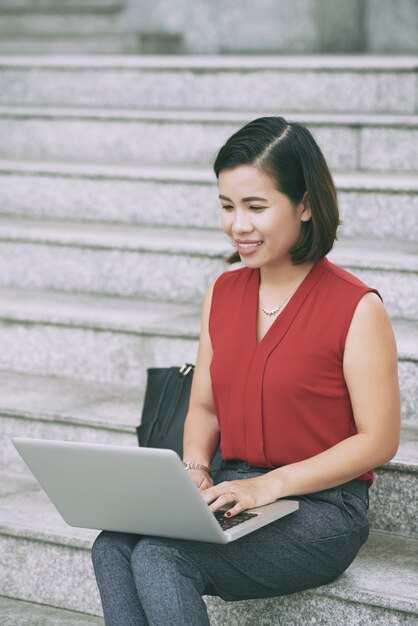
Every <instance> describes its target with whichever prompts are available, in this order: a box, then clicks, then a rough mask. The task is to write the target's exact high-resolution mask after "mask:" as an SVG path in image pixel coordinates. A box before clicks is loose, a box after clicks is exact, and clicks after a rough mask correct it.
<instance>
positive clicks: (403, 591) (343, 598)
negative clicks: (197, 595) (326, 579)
mask: <svg viewBox="0 0 418 626" xmlns="http://www.w3.org/2000/svg"><path fill="white" fill-rule="evenodd" d="M417 551H418V541H417V540H412V539H407V538H403V537H397V536H396V535H388V534H386V533H380V532H372V533H370V536H369V539H368V540H367V542H366V543H365V544H364V545H363V546H362V548H361V549H360V552H359V554H358V555H357V557H356V559H355V560H354V562H353V563H352V564H351V566H350V567H349V568H348V569H347V570H346V572H344V574H343V575H342V576H340V577H339V578H338V579H337V580H336V581H335V582H333V583H330V584H329V585H324V586H321V587H317V588H316V589H312V590H308V591H304V592H302V593H295V594H290V595H287V596H281V597H279V598H269V599H265V600H264V599H262V600H242V601H240V602H225V601H223V600H221V599H220V598H216V597H213V596H208V602H207V605H208V610H209V615H210V620H211V621H210V623H211V626H235V625H236V624H239V625H240V626H253V625H254V624H259V623H260V615H262V616H263V618H262V619H263V622H262V623H263V624H265V625H266V626H275V625H276V624H300V625H301V626H302V625H303V626H305V625H307V624H317V625H319V626H328V624H333V626H334V625H335V626H346V625H347V624H362V625H363V624H364V625H365V624H367V625H368V626H415V625H416V624H417V623H418V594H417V589H418V575H417V568H416V560H417V557H418V553H417ZM283 620H284V621H283Z"/></svg>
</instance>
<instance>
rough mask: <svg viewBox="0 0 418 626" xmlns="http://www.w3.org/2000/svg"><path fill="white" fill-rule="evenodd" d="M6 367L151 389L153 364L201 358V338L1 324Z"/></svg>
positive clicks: (0, 355)
mask: <svg viewBox="0 0 418 626" xmlns="http://www.w3.org/2000/svg"><path fill="white" fill-rule="evenodd" d="M0 345H1V346H2V351H1V352H0V368H2V369H10V370H15V371H20V372H28V373H37V374H47V375H53V376H64V377H68V378H75V379H79V380H90V381H98V382H108V383H116V384H126V385H130V386H134V387H136V388H140V389H145V383H146V369H147V368H148V367H167V366H171V365H178V366H180V365H182V364H183V363H185V362H189V363H195V360H196V353H197V342H196V338H195V337H193V338H190V339H188V338H184V339H182V338H179V337H170V336H165V337H164V336H153V334H152V333H150V334H149V336H147V335H146V334H144V335H139V334H134V333H129V332H127V333H123V332H112V331H105V330H93V329H88V328H71V327H65V326H62V327H60V326H54V325H49V324H46V325H38V324H31V323H29V324H25V325H23V324H19V323H7V322H6V323H2V324H0Z"/></svg>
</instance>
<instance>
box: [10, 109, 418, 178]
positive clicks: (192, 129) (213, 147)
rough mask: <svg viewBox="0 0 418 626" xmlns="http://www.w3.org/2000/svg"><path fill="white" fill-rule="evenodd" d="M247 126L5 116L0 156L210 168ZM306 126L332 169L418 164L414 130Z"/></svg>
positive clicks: (417, 135) (410, 168)
mask: <svg viewBox="0 0 418 626" xmlns="http://www.w3.org/2000/svg"><path fill="white" fill-rule="evenodd" d="M255 117H257V115H256V114H254V115H252V116H250V117H248V119H247V121H250V120H251V119H253V118H255ZM243 122H244V120H243ZM242 125H243V124H231V123H224V124H223V123H222V124H221V123H219V122H212V121H209V120H208V121H207V122H198V121H196V122H179V121H175V122H172V121H168V120H166V121H162V122H159V121H152V120H148V121H147V120H143V121H137V120H132V119H130V120H115V119H110V118H109V119H81V118H77V117H68V118H66V119H63V118H60V117H51V118H49V119H44V118H42V117H36V118H30V117H23V116H19V115H18V114H16V115H14V116H13V117H11V116H4V115H2V116H1V117H0V135H1V136H2V142H1V146H0V158H3V159H26V160H27V159H30V160H37V159H41V160H42V159H43V160H48V161H53V160H61V161H86V162H96V163H103V162H106V163H109V162H112V163H121V162H122V163H132V162H133V163H134V162H147V163H149V164H151V163H161V162H169V161H170V162H173V163H178V164H180V163H190V162H194V163H199V164H202V165H203V164H205V165H206V164H209V163H212V162H213V161H214V159H215V156H216V152H217V151H218V150H219V148H220V147H221V146H222V144H223V143H224V142H225V141H226V140H227V139H228V137H229V136H230V135H232V134H233V133H234V132H236V130H238V128H239V127H240V126H242ZM309 127H310V129H311V130H312V131H313V133H314V135H315V136H316V139H317V140H318V143H319V145H320V146H321V148H322V150H323V152H324V154H325V156H326V158H327V159H328V163H329V165H330V166H331V167H333V168H340V169H348V170H355V169H360V170H361V169H366V170H393V171H413V170H414V168H415V165H416V163H417V161H418V129H416V128H406V129H403V128H387V127H384V126H382V127H379V126H376V127H367V126H364V127H361V126H357V125H356V126H355V127H348V126H344V125H340V126H338V125H329V126H318V125H315V124H312V123H310V124H309Z"/></svg>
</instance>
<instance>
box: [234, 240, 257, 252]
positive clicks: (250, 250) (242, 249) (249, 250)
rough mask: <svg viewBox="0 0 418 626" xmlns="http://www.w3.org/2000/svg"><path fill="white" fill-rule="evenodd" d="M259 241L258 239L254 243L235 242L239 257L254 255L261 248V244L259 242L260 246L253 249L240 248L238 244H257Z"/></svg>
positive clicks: (248, 241) (247, 241)
mask: <svg viewBox="0 0 418 626" xmlns="http://www.w3.org/2000/svg"><path fill="white" fill-rule="evenodd" d="M259 241H260V240H259V239H258V240H254V241H250V240H246V241H242V242H239V241H237V240H235V243H236V247H237V252H238V254H239V255H240V256H249V255H250V254H255V252H257V250H258V249H259V248H261V246H262V245H263V242H261V245H260V246H254V248H241V246H240V243H258V242H259Z"/></svg>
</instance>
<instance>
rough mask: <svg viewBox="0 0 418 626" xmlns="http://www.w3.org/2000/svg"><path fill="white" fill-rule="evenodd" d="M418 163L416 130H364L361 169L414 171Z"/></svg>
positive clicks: (361, 147) (417, 134)
mask: <svg viewBox="0 0 418 626" xmlns="http://www.w3.org/2000/svg"><path fill="white" fill-rule="evenodd" d="M417 161H418V131H417V129H416V128H413V127H411V128H404V129H402V128H384V127H380V128H363V129H362V132H361V145H360V164H359V165H360V167H361V168H362V169H366V170H367V169H373V170H394V171H411V172H412V171H414V170H416V163H417Z"/></svg>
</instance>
